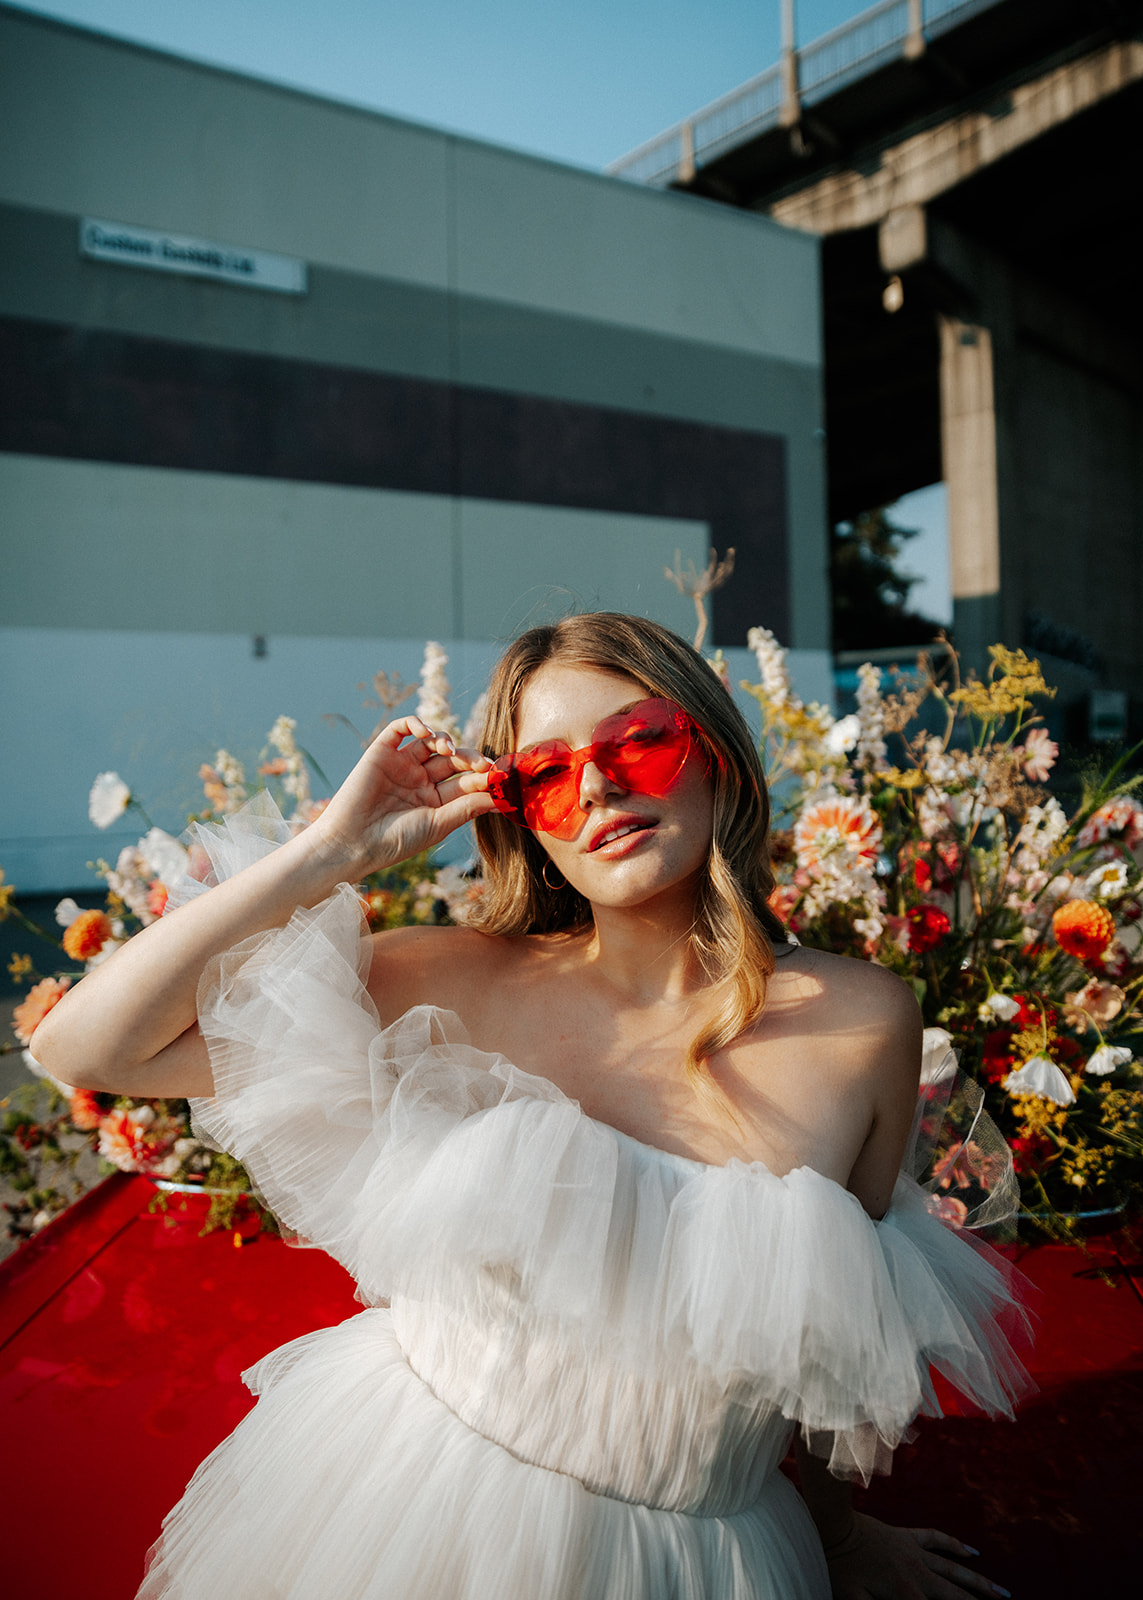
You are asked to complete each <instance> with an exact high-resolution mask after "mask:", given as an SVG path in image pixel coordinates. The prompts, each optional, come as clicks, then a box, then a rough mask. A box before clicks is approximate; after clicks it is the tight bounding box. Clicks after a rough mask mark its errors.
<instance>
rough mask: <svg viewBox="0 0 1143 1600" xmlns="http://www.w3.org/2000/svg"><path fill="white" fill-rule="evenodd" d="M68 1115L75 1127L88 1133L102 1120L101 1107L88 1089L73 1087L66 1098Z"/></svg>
mask: <svg viewBox="0 0 1143 1600" xmlns="http://www.w3.org/2000/svg"><path fill="white" fill-rule="evenodd" d="M68 1115H69V1116H70V1117H71V1120H72V1122H74V1124H75V1126H76V1127H77V1128H82V1130H83V1132H84V1133H90V1132H91V1130H92V1129H93V1128H98V1126H99V1124H100V1123H101V1122H102V1120H103V1115H104V1112H103V1107H102V1106H101V1105H100V1103H99V1100H98V1098H97V1097H96V1096H95V1095H93V1094H92V1092H91V1090H90V1089H73V1090H72V1092H71V1095H70V1097H69V1100H68Z"/></svg>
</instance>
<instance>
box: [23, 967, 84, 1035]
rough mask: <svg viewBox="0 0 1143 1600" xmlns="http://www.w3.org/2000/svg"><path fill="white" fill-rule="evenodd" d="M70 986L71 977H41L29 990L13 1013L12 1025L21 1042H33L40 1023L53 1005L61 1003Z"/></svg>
mask: <svg viewBox="0 0 1143 1600" xmlns="http://www.w3.org/2000/svg"><path fill="white" fill-rule="evenodd" d="M70 987H71V979H70V978H41V979H40V981H39V983H37V984H34V985H33V986H32V988H30V989H29V990H28V998H27V999H26V1000H24V1001H22V1002H21V1003H20V1005H18V1006H17V1007H16V1009H15V1011H13V1013H12V1027H13V1029H14V1031H15V1034H16V1037H17V1039H19V1041H20V1043H21V1044H31V1042H32V1035H33V1034H34V1033H35V1031H36V1029H37V1028H38V1027H39V1025H40V1023H41V1022H42V1021H43V1020H44V1018H45V1017H46V1016H47V1014H48V1012H49V1011H50V1010H51V1009H52V1007H53V1006H57V1005H59V1003H60V1001H61V1000H62V999H63V997H64V995H65V994H66V993H67V991H68V989H69V988H70Z"/></svg>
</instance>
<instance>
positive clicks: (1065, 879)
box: [1044, 872, 1072, 900]
mask: <svg viewBox="0 0 1143 1600" xmlns="http://www.w3.org/2000/svg"><path fill="white" fill-rule="evenodd" d="M1071 887H1072V875H1071V873H1070V872H1059V873H1057V874H1056V876H1055V877H1054V878H1053V879H1052V880H1051V882H1050V883H1049V884H1048V886H1047V888H1046V889H1045V890H1044V895H1045V897H1046V898H1047V899H1048V900H1062V899H1063V898H1064V897H1065V895H1067V894H1068V893H1069V892H1070V890H1071Z"/></svg>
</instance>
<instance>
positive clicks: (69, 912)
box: [56, 896, 79, 928]
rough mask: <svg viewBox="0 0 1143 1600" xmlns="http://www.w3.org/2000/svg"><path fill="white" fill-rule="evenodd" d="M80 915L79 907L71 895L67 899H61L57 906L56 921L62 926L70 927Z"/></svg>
mask: <svg viewBox="0 0 1143 1600" xmlns="http://www.w3.org/2000/svg"><path fill="white" fill-rule="evenodd" d="M78 916H79V907H78V906H77V905H76V903H75V901H74V900H72V899H71V897H70V896H69V897H68V899H66V900H61V901H60V903H59V905H58V906H57V907H56V921H57V922H58V923H59V925H60V927H61V928H70V927H71V925H72V923H73V922H74V921H75V919H76V917H78Z"/></svg>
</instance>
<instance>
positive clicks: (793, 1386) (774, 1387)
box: [140, 815, 1023, 1600]
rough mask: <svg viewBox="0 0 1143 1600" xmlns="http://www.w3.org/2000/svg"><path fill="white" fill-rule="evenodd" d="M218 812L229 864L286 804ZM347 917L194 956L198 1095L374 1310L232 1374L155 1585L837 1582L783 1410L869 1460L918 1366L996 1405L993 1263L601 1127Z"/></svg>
mask: <svg viewBox="0 0 1143 1600" xmlns="http://www.w3.org/2000/svg"><path fill="white" fill-rule="evenodd" d="M204 834H206V835H208V838H207V843H208V846H209V848H210V850H211V853H212V855H213V856H214V862H215V871H216V873H217V875H218V876H225V875H226V874H227V873H228V872H229V871H232V870H234V869H235V868H236V867H238V866H240V865H243V864H245V862H246V861H249V860H250V859H253V858H254V856H256V855H258V854H261V853H264V851H265V850H266V849H268V848H270V847H271V845H272V842H273V841H274V839H275V837H276V836H278V834H279V830H278V827H277V825H276V824H271V823H270V822H268V821H267V820H266V819H265V818H261V817H259V816H257V815H254V816H246V817H244V818H240V819H239V820H238V821H237V822H236V821H235V820H234V819H231V821H230V822H229V824H228V825H227V826H226V827H225V828H221V829H217V830H215V829H207V830H204ZM362 935H363V927H362V921H361V914H360V907H359V902H358V900H357V897H356V895H355V894H354V892H353V891H352V890H351V889H349V888H348V887H343V888H341V889H340V890H338V891H337V893H335V894H334V895H333V896H332V897H331V899H329V900H328V901H326V902H325V903H324V904H323V905H321V906H319V907H317V908H316V909H315V910H312V911H299V912H298V913H297V914H296V915H295V917H294V918H293V920H292V921H291V922H290V924H289V925H288V927H286V928H284V929H280V930H276V931H272V932H270V933H267V934H264V935H261V936H259V937H257V938H255V939H251V940H249V941H247V942H246V943H245V944H243V945H241V946H239V947H238V948H237V949H235V950H232V951H230V952H229V953H228V954H227V955H226V956H225V957H223V958H222V959H221V961H219V962H217V963H215V965H214V968H213V970H212V971H211V972H209V973H208V974H207V975H206V977H205V978H204V981H203V986H202V989H201V991H200V1013H201V1022H202V1028H203V1032H204V1034H205V1036H206V1038H207V1040H208V1042H209V1045H210V1052H211V1060H212V1063H213V1069H214V1075H215V1082H216V1088H217V1093H216V1098H215V1099H213V1100H208V1101H200V1102H197V1103H196V1107H195V1109H196V1112H197V1117H198V1121H199V1124H200V1126H201V1127H202V1129H203V1130H205V1132H206V1133H207V1134H208V1135H209V1137H210V1138H212V1139H213V1140H214V1141H215V1142H216V1143H217V1144H219V1145H220V1146H223V1147H225V1148H226V1149H227V1150H230V1151H232V1152H233V1153H234V1154H236V1155H238V1156H240V1157H241V1158H242V1160H243V1161H244V1162H246V1164H247V1166H248V1168H249V1170H250V1172H251V1173H252V1175H253V1177H254V1179H255V1180H256V1182H257V1184H258V1185H259V1187H260V1189H261V1191H262V1193H263V1194H264V1195H265V1197H266V1198H267V1200H268V1201H269V1203H270V1204H271V1205H272V1206H273V1208H274V1210H275V1211H276V1212H277V1214H278V1216H279V1217H280V1218H281V1219H282V1221H283V1222H284V1224H285V1225H286V1226H287V1227H288V1228H290V1229H293V1230H295V1231H296V1232H297V1233H298V1234H299V1235H301V1236H303V1237H304V1238H305V1239H307V1240H309V1241H311V1242H313V1243H315V1244H317V1245H320V1246H321V1247H322V1248H323V1249H325V1250H327V1251H328V1252H329V1253H330V1254H331V1255H332V1256H334V1257H335V1258H336V1259H337V1260H338V1261H340V1262H342V1263H343V1264H344V1265H345V1266H346V1267H347V1268H348V1270H349V1271H350V1272H351V1273H352V1274H353V1276H354V1278H355V1279H356V1280H357V1283H358V1285H359V1291H358V1292H359V1298H360V1299H361V1300H362V1301H363V1302H364V1304H365V1306H366V1308H367V1309H366V1310H365V1311H364V1312H362V1313H360V1314H358V1315H356V1316H354V1317H352V1318H350V1319H349V1320H348V1321H347V1322H344V1323H342V1324H341V1325H340V1326H339V1327H335V1328H329V1329H323V1330H321V1331H319V1332H316V1333H311V1334H308V1335H306V1336H305V1337H304V1338H302V1339H297V1340H295V1341H294V1342H293V1343H291V1344H288V1345H286V1346H284V1347H283V1348H282V1349H280V1350H276V1351H274V1352H273V1353H272V1354H271V1355H268V1356H266V1357H265V1359H264V1360H262V1361H261V1362H259V1364H258V1365H257V1366H256V1367H254V1368H253V1369H252V1370H251V1371H250V1372H248V1373H247V1374H246V1375H245V1376H246V1381H247V1383H248V1384H249V1386H250V1388H251V1389H252V1390H253V1392H254V1393H255V1394H256V1395H257V1396H258V1397H259V1398H258V1403H257V1405H256V1406H255V1408H254V1410H253V1411H252V1412H251V1413H250V1415H249V1416H248V1417H247V1418H246V1419H245V1420H244V1421H243V1422H242V1423H241V1424H240V1426H239V1427H238V1428H237V1429H236V1430H235V1432H234V1433H233V1434H232V1435H231V1436H230V1437H229V1438H228V1439H226V1440H225V1441H224V1442H223V1444H222V1445H220V1446H219V1448H218V1449H217V1450H215V1451H214V1453H213V1454H212V1455H211V1456H210V1457H208V1459H207V1460H206V1461H205V1462H204V1463H203V1465H202V1466H201V1467H200V1468H199V1470H198V1472H197V1473H196V1474H195V1476H194V1478H193V1479H192V1481H191V1483H190V1485H189V1487H188V1489H187V1491H186V1494H185V1496H184V1498H183V1499H182V1501H180V1503H179V1504H178V1505H177V1506H176V1507H175V1509H174V1510H173V1511H172V1512H171V1513H170V1515H169V1516H168V1518H167V1519H166V1521H165V1523H164V1529H163V1535H162V1538H161V1540H160V1541H159V1543H158V1544H157V1545H156V1547H155V1549H154V1551H153V1552H152V1555H151V1560H150V1565H149V1569H148V1575H147V1578H146V1581H145V1582H144V1585H143V1588H142V1590H141V1591H140V1600H158V1597H159V1596H162V1597H164V1600H365V1597H369V1600H828V1595H829V1584H828V1580H827V1576H826V1569H825V1563H824V1560H823V1556H822V1551H821V1546H820V1543H819V1540H818V1537H817V1534H816V1532H815V1529H814V1526H813V1524H812V1522H811V1520H810V1517H809V1515H808V1513H807V1511H806V1509H805V1506H804V1504H803V1502H802V1500H801V1498H800V1497H799V1495H798V1494H797V1492H796V1491H795V1489H794V1488H793V1486H792V1485H791V1483H790V1482H789V1481H788V1480H787V1478H786V1477H785V1476H784V1475H783V1474H782V1473H781V1472H780V1471H779V1470H778V1465H779V1462H780V1461H781V1460H782V1458H783V1456H784V1455H785V1453H786V1451H787V1448H788V1446H789V1443H790V1439H791V1435H792V1433H793V1430H794V1429H795V1427H797V1426H801V1427H803V1428H804V1429H806V1430H807V1431H808V1432H809V1433H810V1434H811V1435H813V1436H814V1439H815V1442H816V1444H817V1446H819V1447H823V1446H825V1445H826V1442H827V1441H828V1446H827V1447H828V1448H831V1449H832V1455H833V1464H834V1466H835V1468H836V1469H838V1470H841V1471H848V1472H850V1473H856V1474H858V1475H867V1474H868V1472H869V1471H870V1470H871V1469H872V1468H873V1467H874V1466H876V1465H878V1464H879V1458H883V1457H885V1456H887V1454H888V1452H889V1451H890V1450H891V1449H892V1447H893V1446H894V1445H895V1444H896V1443H897V1442H898V1441H899V1440H900V1439H901V1438H902V1437H903V1436H904V1435H905V1433H906V1432H907V1430H908V1428H909V1425H910V1424H911V1422H912V1421H913V1419H914V1417H915V1416H916V1415H917V1413H918V1412H922V1411H930V1412H931V1411H934V1410H935V1409H936V1402H935V1397H934V1393H933V1388H932V1384H931V1381H930V1371H929V1369H930V1366H932V1367H934V1368H935V1369H937V1370H938V1371H940V1372H942V1373H944V1374H945V1375H946V1376H947V1377H948V1378H950V1379H951V1380H952V1382H953V1383H954V1384H955V1385H956V1387H957V1388H958V1389H959V1390H960V1391H961V1392H962V1393H963V1394H966V1395H968V1396H971V1397H972V1398H973V1399H974V1400H975V1402H976V1403H977V1404H978V1405H980V1406H981V1407H983V1408H984V1409H985V1410H987V1411H990V1412H999V1413H1010V1411H1011V1407H1012V1403H1013V1399H1014V1398H1015V1396H1016V1395H1017V1394H1018V1393H1019V1391H1020V1389H1021V1386H1022V1381H1023V1377H1022V1369H1021V1368H1020V1366H1019V1363H1018V1362H1017V1360H1016V1358H1015V1356H1014V1354H1013V1351H1012V1349H1011V1347H1010V1345H1009V1343H1008V1341H1007V1339H1006V1337H1005V1335H1004V1333H1003V1332H1002V1331H1001V1325H1002V1324H1003V1323H1004V1321H1005V1313H1006V1311H1008V1312H1010V1310H1011V1298H1010V1290H1009V1282H1008V1279H1007V1277H1006V1275H1005V1273H1004V1272H1003V1271H1002V1270H1001V1267H1000V1264H999V1263H998V1261H997V1258H995V1257H994V1256H992V1254H991V1252H982V1251H981V1250H980V1249H979V1248H976V1247H973V1246H971V1245H969V1244H967V1243H966V1242H964V1241H963V1240H962V1239H961V1238H960V1237H958V1236H957V1235H956V1234H955V1233H953V1232H952V1231H949V1230H948V1229H947V1228H946V1227H945V1226H943V1225H942V1224H941V1223H940V1222H939V1221H937V1220H936V1219H935V1218H934V1217H933V1216H932V1215H931V1214H930V1211H929V1209H928V1207H927V1204H926V1197H925V1195H924V1193H923V1192H922V1190H921V1189H920V1188H919V1187H918V1186H917V1184H916V1183H915V1182H913V1181H912V1180H911V1179H909V1178H906V1177H902V1179H901V1180H900V1182H899V1183H898V1186H897V1189H896V1193H895V1194H894V1197H893V1202H892V1205H891V1207H890V1209H889V1212H888V1214H887V1215H886V1216H885V1218H884V1219H883V1220H882V1221H881V1222H880V1223H874V1222H872V1221H871V1220H870V1219H869V1217H868V1216H867V1215H866V1214H865V1212H864V1211H863V1210H862V1208H861V1206H860V1204H859V1203H858V1201H857V1200H856V1199H855V1198H854V1197H853V1196H852V1195H851V1194H849V1193H847V1192H846V1191H845V1190H844V1189H842V1188H841V1187H839V1185H838V1184H836V1183H834V1182H832V1181H831V1180H830V1179H828V1178H824V1177H822V1176H820V1175H819V1174H818V1173H816V1172H814V1171H812V1170H810V1169H809V1168H807V1167H802V1168H799V1169H798V1170H796V1171H794V1172H791V1173H789V1174H787V1175H786V1176H785V1177H781V1178H779V1177H776V1176H774V1175H773V1174H772V1173H771V1172H769V1171H768V1170H767V1168H766V1167H765V1166H763V1165H762V1164H761V1163H760V1162H754V1163H751V1164H749V1165H748V1164H745V1163H743V1162H740V1161H732V1162H730V1163H729V1164H728V1165H727V1166H725V1167H709V1166H704V1165H702V1164H700V1163H699V1162H696V1161H690V1160H685V1159H682V1158H680V1157H678V1156H674V1155H667V1154H664V1153H662V1152H660V1151H658V1150H654V1149H651V1148H649V1147H647V1146H645V1145H642V1144H640V1143H638V1142H636V1141H635V1140H634V1139H631V1138H629V1137H626V1136H624V1135H623V1134H621V1133H618V1132H616V1131H615V1130H614V1129H613V1128H610V1127H608V1126H606V1125H603V1124H601V1123H598V1122H594V1121H593V1120H592V1119H591V1118H590V1117H588V1116H585V1115H584V1113H583V1112H582V1111H581V1110H580V1109H579V1107H578V1105H577V1104H576V1103H575V1102H574V1101H572V1100H569V1099H568V1098H567V1097H566V1096H565V1095H564V1094H562V1093H561V1092H560V1090H559V1089H557V1088H556V1087H555V1086H554V1085H553V1084H551V1083H549V1082H548V1081H546V1080H545V1079H543V1078H540V1077H536V1076H534V1075H532V1074H530V1073H528V1072H525V1071H522V1070H520V1069H519V1068H518V1067H516V1066H513V1065H512V1064H511V1063H509V1062H508V1061H505V1060H504V1059H503V1058H501V1057H499V1056H495V1055H489V1054H486V1053H485V1052H483V1051H480V1050H477V1049H475V1048H473V1046H472V1045H471V1044H469V1042H468V1040H467V1038H466V1036H465V1032H464V1029H463V1027H462V1026H461V1025H460V1023H459V1021H458V1020H457V1018H456V1017H455V1016H454V1015H452V1014H450V1013H448V1012H444V1011H441V1010H438V1009H436V1008H434V1007H430V1006H419V1007H417V1008H415V1009H414V1010H412V1011H410V1012H409V1013H407V1014H406V1015H405V1016H403V1017H402V1018H400V1020H399V1021H397V1022H396V1023H394V1024H393V1025H392V1026H391V1027H388V1028H382V1027H380V1025H379V1023H378V1019H377V1016H376V1013H375V1011H374V1008H373V1006H372V1004H371V1002H370V1000H369V998H368V996H367V994H366V992H365V989H364V986H363V979H364V977H365V975H366V972H367V966H368V943H367V941H365V940H364V939H363V937H362ZM880 1464H883V1462H880Z"/></svg>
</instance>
